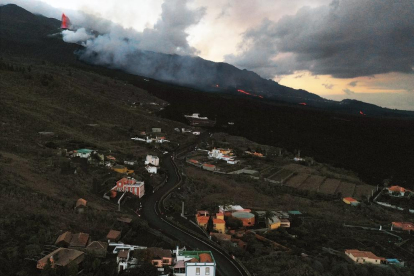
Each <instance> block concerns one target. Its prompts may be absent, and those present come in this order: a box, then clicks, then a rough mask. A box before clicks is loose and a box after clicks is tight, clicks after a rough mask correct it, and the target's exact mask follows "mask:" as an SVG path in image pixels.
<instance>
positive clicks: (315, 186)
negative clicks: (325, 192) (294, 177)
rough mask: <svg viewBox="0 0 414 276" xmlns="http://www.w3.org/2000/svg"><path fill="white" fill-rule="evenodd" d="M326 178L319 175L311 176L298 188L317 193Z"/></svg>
mask: <svg viewBox="0 0 414 276" xmlns="http://www.w3.org/2000/svg"><path fill="white" fill-rule="evenodd" d="M325 178H326V177H323V176H320V175H311V176H310V177H308V179H306V180H305V181H304V182H303V183H302V185H301V186H300V189H304V190H309V191H318V190H319V186H320V185H321V184H322V182H323V181H324V180H325Z"/></svg>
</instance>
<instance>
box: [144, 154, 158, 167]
mask: <svg viewBox="0 0 414 276" xmlns="http://www.w3.org/2000/svg"><path fill="white" fill-rule="evenodd" d="M148 164H151V165H153V166H159V165H160V159H159V158H158V157H157V156H155V155H147V157H146V158H145V165H148Z"/></svg>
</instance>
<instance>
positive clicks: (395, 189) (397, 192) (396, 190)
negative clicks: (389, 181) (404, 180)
mask: <svg viewBox="0 0 414 276" xmlns="http://www.w3.org/2000/svg"><path fill="white" fill-rule="evenodd" d="M387 190H388V193H389V194H391V195H394V196H404V194H405V193H406V192H411V191H410V190H407V189H405V188H403V187H400V186H391V187H389V188H387Z"/></svg>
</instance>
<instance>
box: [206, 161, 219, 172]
mask: <svg viewBox="0 0 414 276" xmlns="http://www.w3.org/2000/svg"><path fill="white" fill-rule="evenodd" d="M203 169H204V170H207V171H212V172H214V171H216V170H217V168H216V166H215V165H211V164H207V163H205V164H203Z"/></svg>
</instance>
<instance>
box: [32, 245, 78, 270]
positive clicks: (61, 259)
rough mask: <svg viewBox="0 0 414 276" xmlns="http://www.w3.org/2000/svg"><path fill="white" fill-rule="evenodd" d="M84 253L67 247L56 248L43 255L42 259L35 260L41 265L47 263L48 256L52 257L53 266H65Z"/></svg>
mask: <svg viewBox="0 0 414 276" xmlns="http://www.w3.org/2000/svg"><path fill="white" fill-rule="evenodd" d="M83 254H84V253H83V252H82V251H78V250H74V249H68V248H62V247H61V248H58V249H56V250H55V251H53V252H52V253H50V254H48V255H46V256H44V257H43V258H42V259H40V260H39V261H37V263H38V266H39V265H41V266H42V267H43V266H45V265H46V264H47V263H48V260H49V259H50V258H53V262H54V265H53V267H54V266H67V265H68V264H70V263H71V262H72V261H73V260H75V259H77V258H78V257H80V256H81V255H83Z"/></svg>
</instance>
